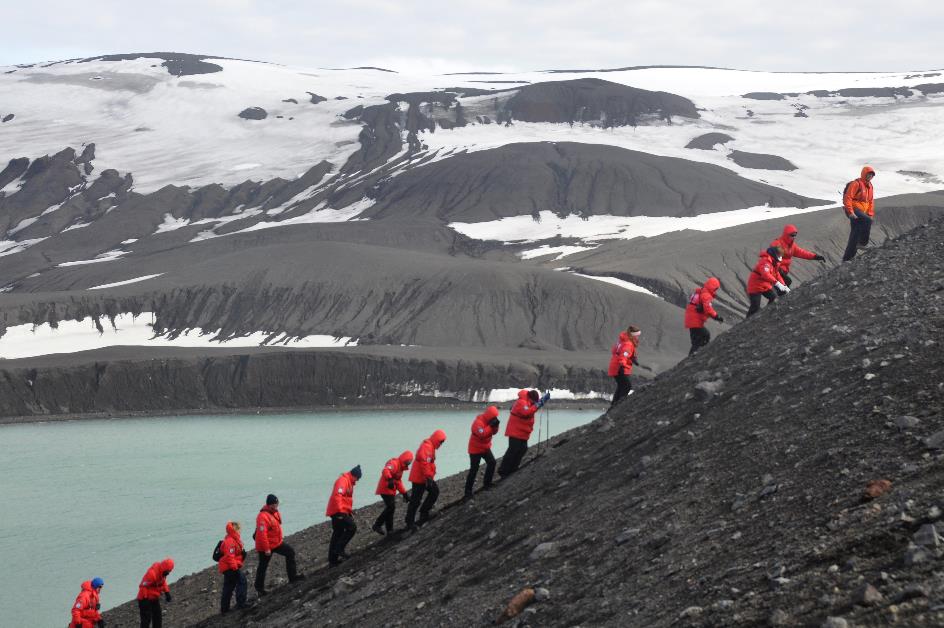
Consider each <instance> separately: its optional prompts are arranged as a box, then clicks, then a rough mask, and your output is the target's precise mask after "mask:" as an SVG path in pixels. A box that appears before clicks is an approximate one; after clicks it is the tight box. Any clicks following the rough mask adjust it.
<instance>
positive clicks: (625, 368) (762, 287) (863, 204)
mask: <svg viewBox="0 0 944 628" xmlns="http://www.w3.org/2000/svg"><path fill="white" fill-rule="evenodd" d="M874 177H875V170H874V169H873V168H872V167H871V166H865V167H863V168H862V172H861V176H860V177H859V178H858V179H853V180H852V181H850V182H849V183H847V184H846V187H845V189H844V190H843V192H842V208H843V212H845V215H846V217H847V218H848V219H849V225H850V230H849V242H848V244H847V245H846V250H845V252H844V254H843V257H842V260H843V261H844V262H846V261H849V260H851V259H852V258H854V257H855V254H856V250H857V249H859V248H860V247H864V246H867V245H868V243H869V237H870V234H871V230H872V221H873V220H874V217H875V202H874V188H873V187H872V179H873V178H874ZM797 236H799V230H798V229H797V227H796V225H792V224H788V225H786V226H784V228H783V231H782V232H781V234H780V236H779V237H777V238H775V239H774V240H773V241H772V242H771V243H770V245H769V246H768V247H767V248H766V249H764V250H762V251H761V252H760V254H759V255H758V259H757V263H756V264H755V265H754V268H753V269H752V270H751V273H750V275H749V276H748V278H747V286H746V288H747V298H748V304H749V305H748V309H747V316H748V317H750V316H753V315H754V314H756V313H757V312H758V311H760V306H761V301H762V299H766V300H767V303H768V304H770V303H773V302H774V301H776V300H777V299H778V298H779V297H783V296H785V295H787V294H789V292H790V286H791V285H792V284H793V279H792V277H791V276H790V275H791V265H792V264H793V259H794V258H799V259H804V260H814V261H818V262H825V261H826V258H825V257H824V256H823V255H821V254H819V253H814V252H813V251H808V250H806V249H804V248H803V247H801V246H799V245H798V244H797V242H796V239H797ZM720 288H721V281H720V280H719V279H718V278H717V277H709V278H708V279H707V280H706V281H705V283H704V284H703V285H702V286H701V287H699V288H696V289H695V290H694V291H693V292H692V293H691V294H690V295H689V297H688V303H687V304H686V307H685V328H686V329H688V332H689V337H690V339H691V348H690V349H689V352H688V355H692V354H693V353H695V352H697V351H698V350H699V349H701V348H702V347H704V346H705V345H707V344H708V343H709V342H710V341H711V333H710V332H709V331H708V329H707V328H706V327H705V324H706V323H707V322H708V321H709V320H714V321H716V322H718V323H723V322H724V318H723V317H722V316H721V315H720V314H718V312H717V311H716V310H715V309H714V307H713V305H712V302H713V301H714V300H715V297H716V295H717V292H718V290H719V289H720ZM640 333H641V332H640V330H639V328H638V327H635V326H633V325H630V326H629V327H628V328H627V329H626V330H625V331H622V332H620V335H619V340H618V341H617V342H616V344H614V345H613V347H612V349H611V350H610V364H609V369H608V371H607V375H608V376H610V377H612V378H613V380H614V382H615V383H616V391H615V392H614V393H613V399H612V401H611V402H610V408H613V407H614V406H616V404H618V403H619V402H620V401H621V400H622V399H624V398H626V397H628V396H629V395H631V394H632V392H633V385H632V380H631V379H630V377H629V376H630V374H631V373H632V371H633V366H634V365H638V364H639V362H638V360H637V358H636V351H637V348H638V346H639V337H640Z"/></svg>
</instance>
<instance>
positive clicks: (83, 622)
mask: <svg viewBox="0 0 944 628" xmlns="http://www.w3.org/2000/svg"><path fill="white" fill-rule="evenodd" d="M104 585H105V581H104V580H102V579H101V578H93V579H92V580H86V581H85V582H83V583H82V590H81V591H80V592H79V595H78V597H77V598H75V602H74V603H73V604H72V621H71V622H70V623H69V628H98V626H104V625H105V622H104V621H103V620H102V614H101V613H100V612H99V609H101V606H102V605H101V601H100V597H99V596H100V595H101V591H102V587H103V586H104Z"/></svg>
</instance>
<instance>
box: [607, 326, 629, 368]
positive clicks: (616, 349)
mask: <svg viewBox="0 0 944 628" xmlns="http://www.w3.org/2000/svg"><path fill="white" fill-rule="evenodd" d="M610 354H611V355H610V368H609V370H608V371H607V372H606V374H607V375H609V376H610V377H616V376H617V375H619V370H620V367H622V369H623V374H624V375H630V374H632V372H633V356H635V355H636V343H635V342H633V339H632V337H630V335H629V334H628V333H626V332H625V331H621V332H620V335H619V342H617V343H616V344H615V345H613V349H612V350H611V351H610Z"/></svg>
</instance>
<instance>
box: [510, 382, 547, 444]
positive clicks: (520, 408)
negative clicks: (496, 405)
mask: <svg viewBox="0 0 944 628" xmlns="http://www.w3.org/2000/svg"><path fill="white" fill-rule="evenodd" d="M538 410H539V408H538V404H536V403H534V402H533V401H531V398H530V397H529V396H528V391H527V390H519V391H518V401H516V402H515V405H513V406H512V407H511V415H510V416H509V417H508V425H506V426H505V436H507V437H508V438H518V439H520V440H528V438H530V437H531V432H533V431H534V415H535V413H537V411H538Z"/></svg>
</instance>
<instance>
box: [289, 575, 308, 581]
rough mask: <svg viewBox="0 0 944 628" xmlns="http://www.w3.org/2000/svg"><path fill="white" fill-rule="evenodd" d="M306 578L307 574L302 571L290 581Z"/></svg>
mask: <svg viewBox="0 0 944 628" xmlns="http://www.w3.org/2000/svg"><path fill="white" fill-rule="evenodd" d="M304 579H305V574H303V573H300V574H297V575H296V576H295V577H294V578H289V579H288V581H289V582H298V581H299V580H304Z"/></svg>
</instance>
